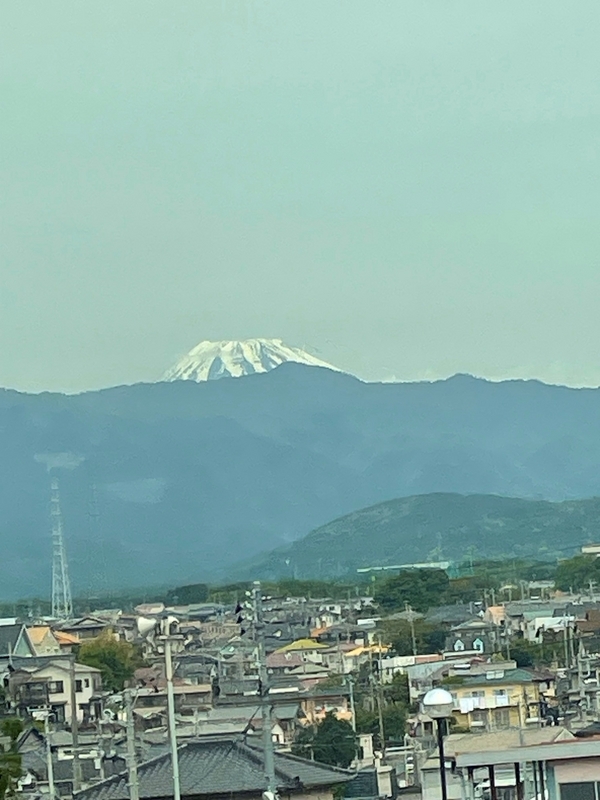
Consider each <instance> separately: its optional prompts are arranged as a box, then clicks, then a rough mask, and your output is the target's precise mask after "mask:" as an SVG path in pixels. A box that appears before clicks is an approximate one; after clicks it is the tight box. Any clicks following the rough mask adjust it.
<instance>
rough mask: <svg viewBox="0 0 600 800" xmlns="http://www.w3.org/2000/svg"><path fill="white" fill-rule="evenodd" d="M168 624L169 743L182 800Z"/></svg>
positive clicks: (177, 799) (175, 797)
mask: <svg viewBox="0 0 600 800" xmlns="http://www.w3.org/2000/svg"><path fill="white" fill-rule="evenodd" d="M163 622H165V623H166V626H165V633H164V634H163V635H162V636H161V638H162V640H163V641H164V645H165V677H166V679H167V706H168V716H169V742H170V745H171V763H172V766H173V800H181V788H180V783H179V754H178V752H177V728H176V723H175V693H174V691H173V654H172V650H171V639H172V637H171V635H170V631H169V630H168V628H169V620H168V619H167V620H164V621H163Z"/></svg>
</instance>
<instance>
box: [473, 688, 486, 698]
mask: <svg viewBox="0 0 600 800" xmlns="http://www.w3.org/2000/svg"><path fill="white" fill-rule="evenodd" d="M471 697H485V692H484V691H481V690H479V689H477V690H476V691H473V692H471Z"/></svg>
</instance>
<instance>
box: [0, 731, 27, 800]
mask: <svg viewBox="0 0 600 800" xmlns="http://www.w3.org/2000/svg"><path fill="white" fill-rule="evenodd" d="M22 730H23V723H22V722H21V720H20V719H17V718H16V717H6V718H5V719H3V720H1V721H0V732H1V733H2V735H3V736H8V737H9V738H10V747H9V748H8V750H5V751H4V752H2V753H0V800H4V798H5V797H12V796H13V795H14V794H15V790H16V784H17V780H18V779H19V778H20V777H21V756H20V755H19V753H18V752H17V739H18V737H19V734H20V733H21V731H22Z"/></svg>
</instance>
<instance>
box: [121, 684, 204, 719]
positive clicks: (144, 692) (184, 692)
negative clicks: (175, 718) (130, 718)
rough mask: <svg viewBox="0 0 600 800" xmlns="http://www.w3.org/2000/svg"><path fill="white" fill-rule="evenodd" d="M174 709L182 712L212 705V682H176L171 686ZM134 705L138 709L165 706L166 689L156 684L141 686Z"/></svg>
mask: <svg viewBox="0 0 600 800" xmlns="http://www.w3.org/2000/svg"><path fill="white" fill-rule="evenodd" d="M173 694H174V698H175V710H176V711H178V712H184V711H185V710H187V709H194V708H198V709H206V708H210V707H211V706H212V684H210V683H176V684H175V685H174V686H173ZM136 698H137V699H136V706H137V707H138V708H139V709H143V708H155V709H162V708H166V707H167V690H166V689H165V688H160V684H157V685H156V686H143V687H141V688H140V689H138V690H137V694H136Z"/></svg>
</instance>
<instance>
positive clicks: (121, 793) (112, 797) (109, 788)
mask: <svg viewBox="0 0 600 800" xmlns="http://www.w3.org/2000/svg"><path fill="white" fill-rule="evenodd" d="M178 753H179V774H180V783H181V795H182V797H196V796H200V795H225V794H227V795H230V794H233V793H235V794H240V793H244V792H250V793H254V794H256V793H259V792H263V791H264V790H265V789H266V780H265V777H264V767H263V754H262V751H261V750H260V749H259V748H258V747H255V746H253V745H249V744H247V743H246V742H244V740H243V739H241V738H237V739H229V740H223V739H212V740H210V739H207V740H200V741H195V742H189V743H187V744H185V745H183V746H182V747H179V748H178ZM275 771H276V777H277V783H278V788H279V789H287V790H293V789H295V788H297V789H298V790H300V789H301V788H302V787H303V786H305V787H310V786H333V785H335V784H340V783H346V782H347V781H349V780H351V779H352V778H353V777H354V773H352V772H348V771H347V770H343V769H337V768H336V767H328V766H326V765H324V764H318V763H316V762H314V761H307V760H306V759H303V758H297V757H295V756H291V755H288V754H287V753H286V754H283V753H275ZM138 778H139V786H140V800H149V798H161V797H172V796H173V782H172V781H173V779H172V771H171V757H170V755H168V754H167V755H163V756H159V757H158V758H155V759H153V760H152V761H148V762H146V763H145V764H141V765H140V766H139V767H138ZM76 797H77V798H78V800H129V790H128V787H127V775H126V774H125V773H124V774H121V775H115V776H113V777H112V778H109V779H108V780H105V781H102V782H101V783H98V784H96V785H95V786H92V787H91V788H89V789H85V790H84V791H82V792H79V793H78V794H77V795H76Z"/></svg>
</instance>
